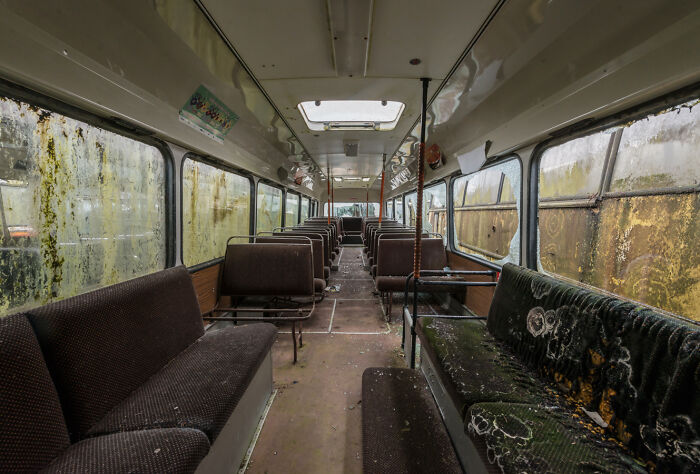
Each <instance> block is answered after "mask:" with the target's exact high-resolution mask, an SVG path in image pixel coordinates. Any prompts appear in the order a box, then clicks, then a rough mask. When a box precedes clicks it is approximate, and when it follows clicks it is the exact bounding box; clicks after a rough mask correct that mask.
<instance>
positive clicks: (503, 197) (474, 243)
mask: <svg viewBox="0 0 700 474" xmlns="http://www.w3.org/2000/svg"><path fill="white" fill-rule="evenodd" d="M520 186H521V169H520V162H519V161H518V160H510V161H507V162H505V163H502V164H500V165H496V166H492V167H490V168H486V169H483V170H481V171H477V172H476V173H472V174H469V175H466V176H461V177H460V178H458V179H457V180H456V181H455V183H454V187H453V190H454V195H453V197H452V199H453V203H454V236H455V248H456V249H457V250H458V251H460V252H464V253H467V254H472V255H477V256H479V257H481V258H485V259H487V260H491V261H495V262H497V263H506V262H512V263H520Z"/></svg>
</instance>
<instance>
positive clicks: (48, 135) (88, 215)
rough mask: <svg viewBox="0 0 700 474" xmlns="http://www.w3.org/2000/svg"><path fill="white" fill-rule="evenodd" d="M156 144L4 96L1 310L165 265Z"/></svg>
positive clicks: (0, 120) (0, 128) (161, 174)
mask: <svg viewBox="0 0 700 474" xmlns="http://www.w3.org/2000/svg"><path fill="white" fill-rule="evenodd" d="M165 176H166V167H165V160H164V159H163V156H162V154H161V153H160V151H158V149H157V148H155V147H153V146H150V145H146V144H144V143H141V142H139V141H136V140H132V139H130V138H127V137H124V136H121V135H118V134H116V133H113V132H108V131H106V130H102V129H100V128H97V127H94V126H92V125H88V124H87V123H84V122H81V121H78V120H74V119H72V118H69V117H66V116H63V115H60V114H58V113H55V112H51V111H48V110H44V109H41V108H38V107H35V106H32V105H29V104H26V103H23V102H20V101H17V100H11V99H7V98H4V97H0V224H1V225H2V229H1V231H2V232H1V233H0V287H1V288H2V291H0V315H4V314H8V313H11V312H14V311H17V310H19V309H20V308H24V307H31V306H37V305H41V304H44V303H47V302H49V301H52V300H59V299H63V298H67V297H69V296H74V295H77V294H79V293H84V292H86V291H89V290H93V289H95V288H98V287H102V286H107V285H111V284H114V283H118V282H121V281H124V280H128V279H131V278H135V277H138V276H142V275H145V274H148V273H152V272H154V271H157V270H162V269H163V268H165V265H166V209H165Z"/></svg>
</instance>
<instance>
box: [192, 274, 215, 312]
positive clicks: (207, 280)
mask: <svg viewBox="0 0 700 474" xmlns="http://www.w3.org/2000/svg"><path fill="white" fill-rule="evenodd" d="M220 268H221V264H216V265H213V266H211V267H207V268H204V269H202V270H199V271H197V272H194V273H192V274H191V275H190V276H191V277H192V284H193V285H194V291H195V293H197V300H198V301H199V310H200V311H201V312H202V314H204V313H206V312H207V311H211V310H212V308H214V305H216V286H217V284H218V282H219V269H220Z"/></svg>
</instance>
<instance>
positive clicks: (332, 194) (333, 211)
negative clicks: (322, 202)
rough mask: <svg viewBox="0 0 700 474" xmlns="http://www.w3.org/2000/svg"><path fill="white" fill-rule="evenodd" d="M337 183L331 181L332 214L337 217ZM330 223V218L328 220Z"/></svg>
mask: <svg viewBox="0 0 700 474" xmlns="http://www.w3.org/2000/svg"><path fill="white" fill-rule="evenodd" d="M333 207H335V183H331V216H333V217H335V210H334V209H333ZM328 222H329V223H330V220H329V221H328Z"/></svg>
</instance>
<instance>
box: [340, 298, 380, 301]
mask: <svg viewBox="0 0 700 474" xmlns="http://www.w3.org/2000/svg"><path fill="white" fill-rule="evenodd" d="M336 301H377V298H338V299H336Z"/></svg>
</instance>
